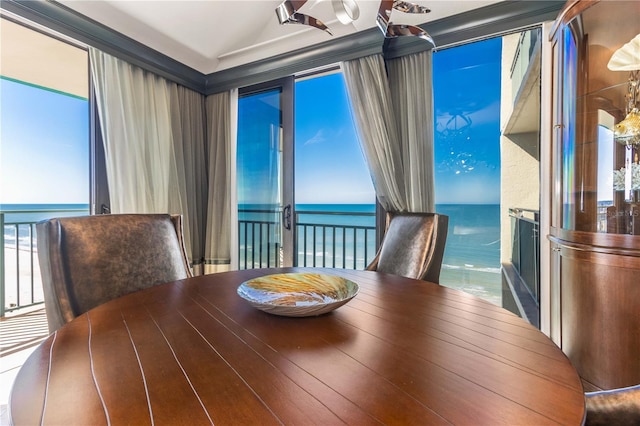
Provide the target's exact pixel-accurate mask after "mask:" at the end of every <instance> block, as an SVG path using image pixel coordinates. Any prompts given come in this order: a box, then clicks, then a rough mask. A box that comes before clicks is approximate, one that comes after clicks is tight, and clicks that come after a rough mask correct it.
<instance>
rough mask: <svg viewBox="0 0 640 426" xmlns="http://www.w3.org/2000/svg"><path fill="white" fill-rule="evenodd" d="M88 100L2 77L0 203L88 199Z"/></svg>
mask: <svg viewBox="0 0 640 426" xmlns="http://www.w3.org/2000/svg"><path fill="white" fill-rule="evenodd" d="M88 126H89V110H88V101H87V100H86V99H79V98H77V97H73V96H69V95H64V94H60V93H58V92H51V91H48V90H42V89H40V88H36V87H33V86H29V85H25V84H21V83H16V82H13V81H10V80H6V79H0V204H44V203H47V204H57V203H78V204H80V203H81V204H88V203H89V143H88V140H89V128H88Z"/></svg>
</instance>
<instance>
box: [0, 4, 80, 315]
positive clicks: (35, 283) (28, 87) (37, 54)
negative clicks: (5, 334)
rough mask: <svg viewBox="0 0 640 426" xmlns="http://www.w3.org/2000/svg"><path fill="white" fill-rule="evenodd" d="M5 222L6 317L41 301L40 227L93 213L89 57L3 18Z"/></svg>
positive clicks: (1, 174) (0, 197)
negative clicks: (37, 228) (56, 219)
mask: <svg viewBox="0 0 640 426" xmlns="http://www.w3.org/2000/svg"><path fill="white" fill-rule="evenodd" d="M0 28H1V32H2V33H1V37H0V40H1V48H0V52H1V55H2V56H1V58H0V63H1V64H2V68H1V70H0V74H1V75H0V103H1V105H2V108H1V109H0V122H1V123H2V126H1V127H0V214H2V215H3V219H4V225H5V226H4V229H3V230H2V231H3V232H2V237H1V238H0V242H1V243H2V246H3V248H4V258H3V259H1V261H2V262H4V265H5V268H2V269H3V272H4V274H5V276H4V284H5V287H4V288H0V291H2V292H4V294H3V295H2V296H3V297H4V299H3V300H4V301H5V303H4V304H3V305H2V306H0V316H4V313H5V311H6V310H7V309H8V310H14V309H18V308H20V307H24V306H29V305H31V304H34V303H38V302H41V301H42V286H41V284H40V271H39V268H38V262H37V257H36V256H34V252H32V250H33V248H35V246H36V241H35V226H34V224H35V223H36V222H38V221H40V220H43V219H46V218H49V217H53V216H65V215H81V214H87V213H88V212H89V203H90V178H89V173H90V160H89V157H90V149H89V100H88V98H89V71H88V55H87V52H86V50H84V49H81V48H78V47H76V46H73V45H71V44H69V43H66V42H64V41H61V40H59V39H57V38H54V37H52V36H50V35H46V34H43V33H41V32H38V31H35V30H33V29H31V28H28V27H26V26H24V25H22V24H19V23H16V22H13V21H11V20H9V19H6V18H4V17H3V18H2V25H1V27H0Z"/></svg>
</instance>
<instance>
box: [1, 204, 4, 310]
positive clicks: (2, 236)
mask: <svg viewBox="0 0 640 426" xmlns="http://www.w3.org/2000/svg"><path fill="white" fill-rule="evenodd" d="M0 230H2V235H0V317H4V308H5V307H4V302H5V300H4V213H0Z"/></svg>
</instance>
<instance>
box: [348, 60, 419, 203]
mask: <svg viewBox="0 0 640 426" xmlns="http://www.w3.org/2000/svg"><path fill="white" fill-rule="evenodd" d="M342 69H343V72H344V78H345V83H346V86H347V92H348V94H349V99H350V100H351V108H352V111H353V115H354V118H355V122H356V125H357V126H356V127H357V129H358V135H359V136H360V143H361V146H362V149H363V153H364V157H365V160H366V162H367V165H368V167H369V171H370V173H371V178H372V180H373V186H374V188H375V190H376V195H377V197H378V201H380V204H382V206H383V207H384V208H385V210H391V211H406V210H407V201H406V199H407V196H406V192H405V188H404V184H403V175H402V173H403V171H402V153H401V151H400V144H399V135H398V130H397V126H396V122H395V118H394V115H393V110H392V104H391V95H390V90H389V84H388V81H387V74H386V71H385V65H384V60H383V59H382V56H381V55H373V56H365V57H363V58H358V59H354V60H351V61H346V62H343V63H342Z"/></svg>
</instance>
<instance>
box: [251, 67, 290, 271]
mask: <svg viewBox="0 0 640 426" xmlns="http://www.w3.org/2000/svg"><path fill="white" fill-rule="evenodd" d="M270 90H280V114H281V115H280V124H281V129H280V130H281V141H280V143H281V149H282V170H281V174H280V180H281V185H282V194H281V197H282V199H281V206H280V207H281V221H280V224H281V232H282V264H281V266H284V267H289V266H294V262H295V260H294V257H295V245H294V243H295V230H296V225H295V217H296V215H295V191H294V188H295V186H294V185H295V183H294V176H295V174H294V172H295V170H294V165H295V153H294V147H295V140H294V133H295V132H294V124H295V121H294V118H295V117H294V99H295V97H294V94H295V93H294V91H295V79H294V77H293V76H289V77H284V78H281V79H277V80H271V81H267V82H264V83H259V84H255V85H252V86H248V87H243V88H240V89H239V90H238V96H239V97H244V96H250V95H254V94H258V93H261V92H266V91H270Z"/></svg>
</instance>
